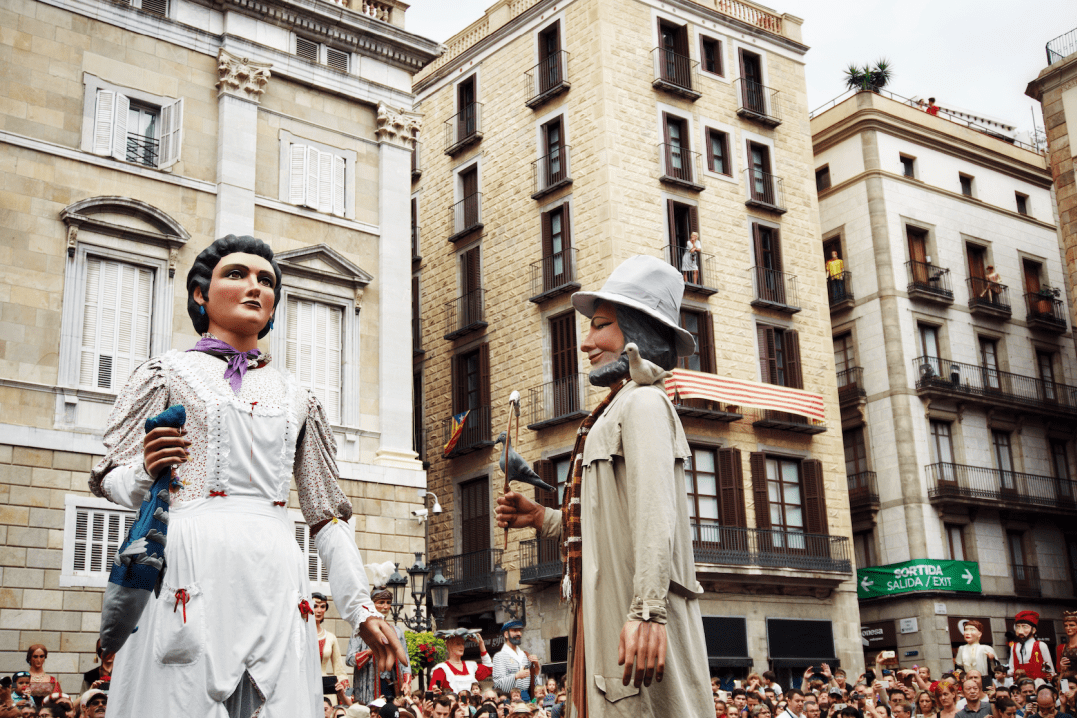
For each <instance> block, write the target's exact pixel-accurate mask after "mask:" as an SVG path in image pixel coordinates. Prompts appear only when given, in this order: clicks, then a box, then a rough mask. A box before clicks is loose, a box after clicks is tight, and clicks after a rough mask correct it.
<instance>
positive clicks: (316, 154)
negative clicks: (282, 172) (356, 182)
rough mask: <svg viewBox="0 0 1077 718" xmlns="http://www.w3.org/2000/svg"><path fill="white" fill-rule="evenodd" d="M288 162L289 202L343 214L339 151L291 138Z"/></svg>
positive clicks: (343, 173)
mask: <svg viewBox="0 0 1077 718" xmlns="http://www.w3.org/2000/svg"><path fill="white" fill-rule="evenodd" d="M288 163H289V164H288V168H289V170H288V201H289V202H290V203H291V204H294V205H299V206H305V207H310V208H311V209H314V210H317V211H319V212H325V213H327V214H335V215H337V216H338V217H343V216H344V215H345V212H346V207H345V203H346V198H347V188H346V186H345V185H346V177H347V161H346V160H345V158H344V157H343V156H342V155H341V154H338V153H335V152H332V151H327V150H325V149H320V148H318V147H314V146H312V145H306V144H302V143H300V142H292V143H291V147H290V148H289V158H288Z"/></svg>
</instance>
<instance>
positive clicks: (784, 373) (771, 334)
mask: <svg viewBox="0 0 1077 718" xmlns="http://www.w3.org/2000/svg"><path fill="white" fill-rule="evenodd" d="M756 331H757V333H758V337H759V375H760V379H761V380H762V381H763V382H764V383H767V384H776V385H778V386H788V387H792V388H794V389H803V388H804V380H803V377H802V375H801V367H800V335H799V333H798V332H796V331H795V330H793V329H781V328H779V327H768V326H765V325H763V324H760V325H758V326H757V327H756Z"/></svg>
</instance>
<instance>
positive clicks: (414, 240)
mask: <svg viewBox="0 0 1077 718" xmlns="http://www.w3.org/2000/svg"><path fill="white" fill-rule="evenodd" d="M419 235H420V232H419V227H418V225H414V224H413V225H411V261H413V262H418V261H420V260H421V259H422V258H423V256H422V255H421V254H419Z"/></svg>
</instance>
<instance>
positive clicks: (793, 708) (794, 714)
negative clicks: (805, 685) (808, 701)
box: [777, 688, 805, 718]
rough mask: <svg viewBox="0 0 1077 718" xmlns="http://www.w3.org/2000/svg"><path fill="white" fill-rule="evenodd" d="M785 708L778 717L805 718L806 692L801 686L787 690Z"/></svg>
mask: <svg viewBox="0 0 1077 718" xmlns="http://www.w3.org/2000/svg"><path fill="white" fill-rule="evenodd" d="M784 698H785V703H786V706H785V710H784V711H782V712H781V713H779V714H778V715H777V718H805V715H804V694H803V693H802V692H801V691H800V689H799V688H790V689H789V690H787V691H786V692H785V695H784Z"/></svg>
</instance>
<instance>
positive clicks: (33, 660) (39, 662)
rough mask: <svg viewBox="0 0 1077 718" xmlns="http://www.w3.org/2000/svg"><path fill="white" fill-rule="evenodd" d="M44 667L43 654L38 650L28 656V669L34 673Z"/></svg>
mask: <svg viewBox="0 0 1077 718" xmlns="http://www.w3.org/2000/svg"><path fill="white" fill-rule="evenodd" d="M44 665H45V652H44V651H43V650H41V649H40V648H39V649H37V650H36V651H34V652H33V654H32V655H31V656H30V667H31V668H32V669H33V670H34V671H40V670H41V667H42V666H44Z"/></svg>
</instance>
